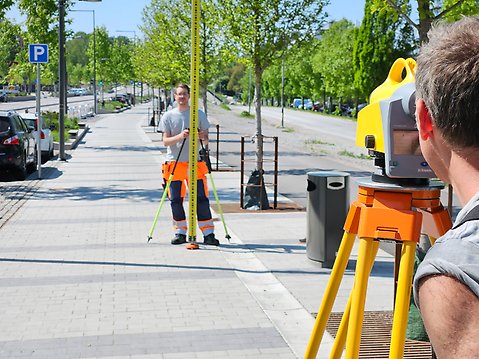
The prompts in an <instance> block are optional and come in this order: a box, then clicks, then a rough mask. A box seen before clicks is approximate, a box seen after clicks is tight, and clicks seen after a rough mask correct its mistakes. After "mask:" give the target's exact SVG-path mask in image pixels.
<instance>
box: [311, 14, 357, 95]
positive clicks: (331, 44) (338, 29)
mask: <svg viewBox="0 0 479 359" xmlns="http://www.w3.org/2000/svg"><path fill="white" fill-rule="evenodd" d="M355 37H356V26H354V24H353V23H351V22H350V21H348V20H346V19H342V20H339V21H334V22H332V23H331V26H330V27H329V29H327V30H325V31H324V32H323V34H322V36H321V39H320V41H319V47H318V50H317V52H316V53H315V55H314V57H313V69H314V70H315V71H316V72H318V73H320V74H321V75H322V79H323V82H324V89H325V92H326V93H328V94H330V95H332V96H334V97H338V98H341V97H345V98H352V97H353V96H354V95H355V93H356V90H355V87H354V71H353V64H352V56H351V53H352V52H353V45H354V39H355Z"/></svg>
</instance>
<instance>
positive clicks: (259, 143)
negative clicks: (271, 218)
mask: <svg viewBox="0 0 479 359" xmlns="http://www.w3.org/2000/svg"><path fill="white" fill-rule="evenodd" d="M261 75H262V70H261V68H260V67H259V66H258V65H255V69H254V101H255V106H256V109H255V112H256V169H257V170H258V171H259V173H260V175H261V176H262V174H263V133H262V130H261Z"/></svg>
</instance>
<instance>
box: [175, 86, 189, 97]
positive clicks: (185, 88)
mask: <svg viewBox="0 0 479 359" xmlns="http://www.w3.org/2000/svg"><path fill="white" fill-rule="evenodd" d="M178 88H182V89H183V90H186V91H187V92H188V95H189V94H190V87H189V86H188V85H187V84H183V83H181V84H178V85H177V86H176V87H175V93H176V89H178Z"/></svg>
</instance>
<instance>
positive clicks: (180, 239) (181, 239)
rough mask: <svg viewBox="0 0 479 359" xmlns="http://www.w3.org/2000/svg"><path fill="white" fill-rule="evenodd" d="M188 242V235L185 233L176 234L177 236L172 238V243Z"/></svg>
mask: <svg viewBox="0 0 479 359" xmlns="http://www.w3.org/2000/svg"><path fill="white" fill-rule="evenodd" d="M183 243H186V236H185V235H184V234H175V238H173V239H172V240H171V244H183Z"/></svg>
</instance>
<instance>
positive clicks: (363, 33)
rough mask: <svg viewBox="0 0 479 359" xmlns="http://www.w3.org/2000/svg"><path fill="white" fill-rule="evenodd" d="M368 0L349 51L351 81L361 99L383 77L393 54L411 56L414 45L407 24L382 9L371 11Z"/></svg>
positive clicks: (378, 83) (366, 96)
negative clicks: (352, 73) (352, 80)
mask: <svg viewBox="0 0 479 359" xmlns="http://www.w3.org/2000/svg"><path fill="white" fill-rule="evenodd" d="M372 2H373V1H372V0H366V3H365V7H364V17H363V21H362V23H361V26H360V28H359V30H358V34H357V37H356V41H355V42H354V49H353V52H352V54H353V67H354V85H355V88H356V89H357V90H358V94H357V95H358V97H360V98H363V99H367V98H368V97H369V94H370V93H371V91H372V90H373V89H374V88H376V87H377V86H378V85H380V84H381V83H382V82H383V81H384V80H385V79H386V77H387V75H388V72H389V69H390V67H391V65H392V63H393V62H394V61H395V60H396V58H398V57H404V58H407V57H409V56H411V55H412V52H413V50H414V47H415V46H414V36H413V31H412V28H411V27H410V25H409V24H408V23H406V21H405V20H404V19H401V18H394V17H393V16H390V14H388V13H386V12H378V11H376V12H373V11H372V9H373V4H372Z"/></svg>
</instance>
